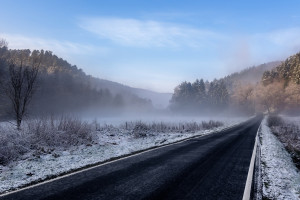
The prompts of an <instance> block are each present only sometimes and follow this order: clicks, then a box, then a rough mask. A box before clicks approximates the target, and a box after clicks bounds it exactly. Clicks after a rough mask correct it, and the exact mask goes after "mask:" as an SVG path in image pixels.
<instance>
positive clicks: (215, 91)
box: [170, 53, 300, 115]
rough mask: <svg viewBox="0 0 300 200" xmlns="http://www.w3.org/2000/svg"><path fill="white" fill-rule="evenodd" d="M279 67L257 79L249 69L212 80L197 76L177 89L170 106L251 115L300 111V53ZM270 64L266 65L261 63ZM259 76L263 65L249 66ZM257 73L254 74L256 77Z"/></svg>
mask: <svg viewBox="0 0 300 200" xmlns="http://www.w3.org/2000/svg"><path fill="white" fill-rule="evenodd" d="M271 64H278V65H277V67H275V68H273V69H271V70H266V71H264V72H261V73H262V75H261V79H260V80H258V81H257V82H254V81H253V80H251V76H249V77H248V78H247V79H248V80H246V81H245V80H244V79H245V77H247V73H240V74H239V73H235V74H233V75H231V76H227V77H225V78H223V79H219V80H214V81H212V82H208V81H205V82H204V81H203V79H201V80H196V81H195V82H194V83H190V82H183V83H181V84H180V85H178V86H177V87H176V88H175V89H174V93H173V96H172V100H171V102H170V103H171V106H170V108H171V109H172V110H173V111H182V110H184V111H187V112H192V113H200V114H206V113H207V112H209V113H215V112H223V111H224V110H226V109H227V110H230V111H231V112H238V113H243V114H247V115H253V114H255V113H256V112H268V113H287V114H299V113H300V53H298V54H296V55H293V56H291V57H290V58H288V59H287V60H285V61H284V62H282V63H278V62H274V63H271ZM260 67H261V68H266V65H261V66H260ZM247 71H248V72H249V73H248V75H249V74H251V73H253V74H255V76H259V73H257V72H260V71H261V69H256V68H255V67H253V68H250V69H249V70H248V69H247ZM255 79H256V77H254V80H255Z"/></svg>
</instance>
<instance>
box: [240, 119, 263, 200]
mask: <svg viewBox="0 0 300 200" xmlns="http://www.w3.org/2000/svg"><path fill="white" fill-rule="evenodd" d="M260 127H261V123H260V125H259V127H258V130H257V133H256V136H255V143H254V148H253V152H252V157H251V161H250V165H249V170H248V175H247V180H246V185H245V189H244V194H243V200H250V197H251V188H252V181H253V173H254V164H255V158H256V151H257V141H258V132H259V130H260Z"/></svg>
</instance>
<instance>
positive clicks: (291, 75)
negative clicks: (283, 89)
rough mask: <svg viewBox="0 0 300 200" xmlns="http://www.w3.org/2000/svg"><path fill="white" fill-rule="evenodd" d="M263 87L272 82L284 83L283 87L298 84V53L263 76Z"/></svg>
mask: <svg viewBox="0 0 300 200" xmlns="http://www.w3.org/2000/svg"><path fill="white" fill-rule="evenodd" d="M262 81H263V83H264V85H268V84H271V83H273V82H284V84H285V86H287V85H288V84H289V83H294V84H300V53H297V54H295V55H293V56H291V57H289V58H288V59H286V60H285V61H284V62H283V63H282V64H281V65H279V66H278V67H276V68H274V69H273V70H270V71H266V72H265V73H264V74H263V78H262Z"/></svg>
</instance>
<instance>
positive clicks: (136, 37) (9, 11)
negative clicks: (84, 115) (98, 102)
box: [0, 0, 300, 92]
mask: <svg viewBox="0 0 300 200" xmlns="http://www.w3.org/2000/svg"><path fill="white" fill-rule="evenodd" d="M0 5H1V12H0V18H1V20H0V37H2V38H5V39H6V40H8V42H9V47H10V48H30V49H44V50H51V51H53V52H54V53H55V54H57V55H58V56H59V57H62V58H64V59H66V60H68V61H69V62H70V63H71V64H74V65H77V66H78V67H80V68H82V69H83V70H84V71H85V72H86V73H87V74H91V75H93V76H96V77H99V78H104V79H108V80H112V81H117V82H120V83H123V84H126V85H129V86H133V87H140V88H145V89H151V90H154V91H159V92H172V91H173V89H174V87H175V86H176V85H177V84H179V83H180V82H182V81H184V80H187V81H194V80H195V79H196V78H204V79H208V80H212V79H213V78H220V77H223V76H225V75H228V74H230V73H232V72H235V71H239V70H241V69H244V68H246V67H249V66H253V65H258V64H262V63H265V62H269V61H274V60H282V59H285V58H287V57H288V56H290V55H292V54H294V53H296V52H298V51H300V37H299V35H300V13H299V8H300V1H298V0H287V1H279V0H278V1H277V0H273V1H270V0H265V1H254V0H253V1H193V0H190V1H189V0H185V1H174V0H173V1H171V0H169V1H168V0H164V1H162V0H157V1H156V0H152V1H150V0H149V1H143V0H136V1H125V0H123V1H115V0H110V1H91V0H90V1H89V0H86V1H71V0H70V1H67V0H60V1H55V0H51V1H50V0H48V1H46V0H44V1H40V0H35V1H33V0H26V1H25V0H22V1H17V0H15V1H12V0H0Z"/></svg>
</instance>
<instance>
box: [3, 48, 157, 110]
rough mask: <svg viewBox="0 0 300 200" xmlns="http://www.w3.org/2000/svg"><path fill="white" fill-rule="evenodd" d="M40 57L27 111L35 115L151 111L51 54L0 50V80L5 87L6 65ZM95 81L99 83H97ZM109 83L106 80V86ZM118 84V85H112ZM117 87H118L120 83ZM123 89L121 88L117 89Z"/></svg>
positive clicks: (144, 102)
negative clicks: (31, 98) (35, 86)
mask: <svg viewBox="0 0 300 200" xmlns="http://www.w3.org/2000/svg"><path fill="white" fill-rule="evenodd" d="M37 55H38V56H39V58H40V60H41V64H40V66H39V78H38V85H37V89H36V93H35V95H34V98H33V100H32V103H31V109H30V111H31V112H32V113H35V114H41V113H53V114H55V113H62V112H69V111H72V112H76V111H83V110H85V111H87V110H91V111H93V112H100V113H104V112H106V111H107V112H108V111H111V110H112V109H113V110H115V111H117V110H120V109H125V108H130V107H131V108H136V109H141V110H143V109H150V108H151V107H152V104H151V101H150V100H147V99H144V98H140V97H138V96H137V95H135V94H133V93H130V92H129V91H122V89H120V90H116V89H115V90H111V89H112V88H107V87H106V86H102V85H101V81H100V80H98V79H96V78H94V77H92V76H88V75H86V74H85V73H84V72H83V71H82V70H81V69H78V67H77V66H76V65H71V64H70V63H68V62H67V61H66V60H63V59H62V58H59V57H58V56H56V55H54V54H53V53H52V52H51V51H43V50H41V51H38V50H34V51H30V50H28V49H26V50H11V49H8V48H7V47H1V48H0V79H1V80H2V81H1V83H2V84H4V83H5V82H6V81H7V79H8V78H9V72H8V68H9V64H10V63H11V62H12V61H17V60H20V59H21V58H23V59H27V60H30V59H31V58H32V57H34V56H37ZM97 80H98V81H97ZM107 83H109V81H106V85H107ZM114 84H116V85H118V84H117V83H114ZM119 85H120V84H119ZM120 88H122V87H120ZM0 98H1V99H0V100H1V103H0V106H1V107H0V113H1V114H2V116H3V115H5V108H8V107H9V106H8V102H9V101H7V99H5V95H3V91H2V93H1V97H0Z"/></svg>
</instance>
